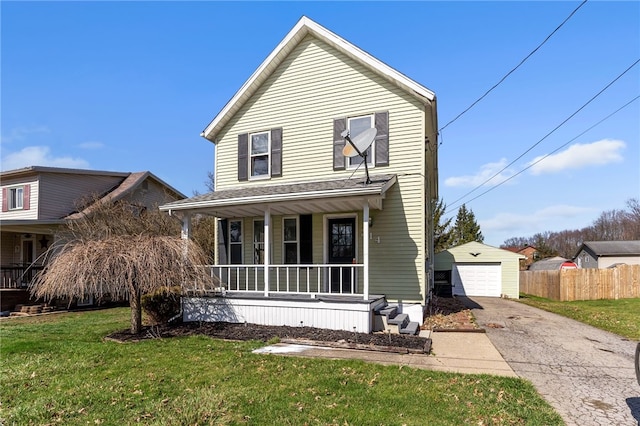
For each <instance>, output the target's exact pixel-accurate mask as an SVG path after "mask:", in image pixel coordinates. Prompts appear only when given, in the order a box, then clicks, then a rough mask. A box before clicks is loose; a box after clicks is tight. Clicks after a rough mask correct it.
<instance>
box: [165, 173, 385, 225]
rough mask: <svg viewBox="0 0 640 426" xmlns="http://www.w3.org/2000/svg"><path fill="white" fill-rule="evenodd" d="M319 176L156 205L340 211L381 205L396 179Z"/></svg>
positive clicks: (207, 210) (220, 211)
mask: <svg viewBox="0 0 640 426" xmlns="http://www.w3.org/2000/svg"><path fill="white" fill-rule="evenodd" d="M365 180H366V179H365V178H354V179H340V180H323V181H314V182H302V183H293V184H284V185H261V186H247V187H242V188H233V189H224V190H220V191H215V192H210V193H208V194H203V195H198V196H195V197H192V198H188V199H185V200H179V201H174V202H171V203H168V204H164V205H162V206H160V210H162V211H168V212H179V211H181V212H185V213H187V212H192V213H204V214H211V215H214V216H217V217H246V216H261V215H263V214H264V211H265V210H266V208H267V207H269V209H270V211H271V214H275V215H286V214H309V213H317V212H343V211H353V210H360V209H362V207H363V205H364V202H365V200H366V201H367V202H368V203H369V207H370V208H373V209H377V210H381V209H382V200H383V199H384V197H385V193H386V192H387V190H388V189H389V188H391V187H392V186H393V185H394V184H395V183H396V175H377V176H371V183H369V184H366V183H365Z"/></svg>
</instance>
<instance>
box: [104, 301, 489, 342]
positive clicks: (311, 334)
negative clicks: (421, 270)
mask: <svg viewBox="0 0 640 426" xmlns="http://www.w3.org/2000/svg"><path fill="white" fill-rule="evenodd" d="M421 329H422V330H432V331H484V330H483V329H482V328H481V327H480V326H478V324H476V322H475V318H474V317H473V314H472V313H471V310H470V309H468V308H467V307H466V306H465V305H464V304H463V303H462V302H460V301H459V300H458V299H456V298H455V297H451V298H434V300H433V303H432V304H431V306H429V309H428V314H427V316H426V317H425V319H424V323H423V325H422V326H421ZM191 335H204V336H209V337H212V338H216V339H225V340H256V341H261V342H269V341H281V342H290V343H294V342H298V343H304V344H316V345H322V346H331V347H339V348H352V349H368V350H382V351H388V352H400V353H407V352H412V353H415V352H420V353H424V352H426V353H428V352H429V351H430V349H431V339H429V338H425V337H419V336H408V335H402V334H386V333H370V334H367V333H355V332H350V331H341V330H328V329H322V328H313V327H287V326H268V325H258V324H233V323H207V322H202V323H200V322H189V323H178V324H171V325H158V326H153V327H152V326H145V327H144V328H143V330H142V332H141V333H138V334H131V333H130V332H129V330H122V331H118V332H115V333H112V334H110V335H109V336H107V339H111V340H116V341H118V342H137V341H140V340H146V339H157V338H171V337H180V336H191Z"/></svg>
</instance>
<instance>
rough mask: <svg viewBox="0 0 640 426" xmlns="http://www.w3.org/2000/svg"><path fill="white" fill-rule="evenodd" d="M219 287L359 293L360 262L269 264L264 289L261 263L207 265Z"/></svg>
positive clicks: (263, 291) (313, 295) (267, 291)
mask: <svg viewBox="0 0 640 426" xmlns="http://www.w3.org/2000/svg"><path fill="white" fill-rule="evenodd" d="M206 267H207V268H208V269H209V272H210V274H211V277H212V278H214V279H215V280H216V282H219V283H220V285H221V286H222V289H223V291H226V292H243V293H263V294H267V295H268V294H269V293H286V294H304V295H309V296H310V297H315V295H357V296H362V295H363V292H362V291H361V290H360V289H359V287H362V285H359V284H358V279H359V278H360V277H362V271H363V267H364V265H363V264H313V265H290V264H287V265H269V277H268V282H269V288H268V289H266V290H265V282H266V280H265V267H264V265H207V266H206Z"/></svg>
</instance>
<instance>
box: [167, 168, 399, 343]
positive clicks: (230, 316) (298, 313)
mask: <svg viewBox="0 0 640 426" xmlns="http://www.w3.org/2000/svg"><path fill="white" fill-rule="evenodd" d="M395 183H396V177H395V175H382V176H372V177H371V183H369V184H367V183H365V180H364V179H341V180H330V181H320V182H306V183H299V184H289V185H271V186H269V185H264V186H259V187H258V186H247V187H242V188H237V189H227V190H221V191H216V192H212V193H209V194H205V195H201V196H197V197H193V198H190V199H187V200H181V201H177V202H174V203H170V204H166V205H163V206H161V207H160V209H161V210H163V211H166V212H168V213H169V214H171V215H176V216H178V217H179V218H180V219H181V220H182V224H183V227H182V237H183V238H189V237H190V234H191V223H192V220H193V218H194V217H195V216H196V215H202V214H205V215H211V216H215V217H216V218H217V219H218V220H217V227H216V229H215V233H216V241H217V251H216V255H215V259H216V263H215V264H213V265H207V266H206V267H207V269H208V271H209V273H210V274H211V276H212V277H213V278H214V280H215V282H216V283H218V287H217V288H216V290H215V291H213V292H209V293H205V296H204V297H202V296H200V294H201V290H202V289H185V290H186V291H187V293H188V292H189V290H198V291H199V296H198V297H195V296H194V297H185V298H183V318H184V320H185V321H230V322H248V323H258V324H267V325H288V326H300V325H305V326H313V327H319V328H330V329H341V330H349V331H354V330H355V331H358V332H365V333H368V332H371V331H373V330H374V328H375V323H376V321H375V319H374V311H376V310H379V309H382V308H383V307H384V306H385V305H386V299H385V295H384V294H371V291H370V274H371V271H372V268H371V265H370V262H369V245H370V242H371V241H372V238H373V237H372V236H371V234H370V226H371V220H372V214H371V213H372V211H375V212H377V213H376V214H380V213H381V211H382V210H383V201H384V199H385V195H386V192H387V191H388V190H389V189H390V188H391V187H392V186H393V185H394V184H395Z"/></svg>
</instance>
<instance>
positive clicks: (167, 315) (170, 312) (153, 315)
mask: <svg viewBox="0 0 640 426" xmlns="http://www.w3.org/2000/svg"><path fill="white" fill-rule="evenodd" d="M180 293H181V288H180V287H179V286H174V287H162V288H160V289H158V290H156V291H154V292H153V293H149V294H145V295H144V296H142V298H141V300H140V302H141V304H142V309H143V310H144V312H145V314H147V316H148V317H149V318H150V319H151V322H152V323H154V324H166V323H168V322H169V320H170V319H171V318H173V317H175V316H176V315H178V314H179V313H180Z"/></svg>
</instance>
